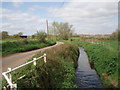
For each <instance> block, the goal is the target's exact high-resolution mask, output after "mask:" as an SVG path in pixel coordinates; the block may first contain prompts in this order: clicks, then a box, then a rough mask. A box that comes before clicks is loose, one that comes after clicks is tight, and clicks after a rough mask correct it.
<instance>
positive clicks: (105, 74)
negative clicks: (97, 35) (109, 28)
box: [75, 41, 118, 87]
mask: <svg viewBox="0 0 120 90" xmlns="http://www.w3.org/2000/svg"><path fill="white" fill-rule="evenodd" d="M103 42H104V45H103V44H98V43H97V44H96V43H94V44H93V43H90V42H85V41H81V42H80V41H79V42H78V41H77V42H76V41H75V43H77V44H79V45H82V46H83V47H84V48H85V50H86V52H87V54H88V57H89V60H90V63H91V67H93V68H94V69H96V71H97V73H98V75H100V78H101V80H102V82H103V85H104V86H105V87H118V44H117V41H103Z"/></svg>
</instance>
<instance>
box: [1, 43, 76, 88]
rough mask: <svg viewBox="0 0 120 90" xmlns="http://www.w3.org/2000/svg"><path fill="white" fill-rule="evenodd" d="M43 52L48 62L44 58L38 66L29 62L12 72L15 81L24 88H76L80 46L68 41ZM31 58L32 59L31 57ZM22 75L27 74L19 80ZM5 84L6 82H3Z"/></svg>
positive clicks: (39, 54) (38, 62)
mask: <svg viewBox="0 0 120 90" xmlns="http://www.w3.org/2000/svg"><path fill="white" fill-rule="evenodd" d="M43 53H46V54H47V63H44V62H43V59H40V60H39V61H37V65H36V67H35V66H34V65H33V64H29V65H27V66H25V67H22V68H21V69H18V70H16V71H15V72H13V73H12V76H13V81H15V82H16V83H17V85H18V87H19V89H22V88H28V87H29V88H33V87H38V88H76V87H77V86H76V85H75V68H76V67H77V59H78V47H77V46H76V45H74V44H71V43H67V44H65V45H62V46H58V47H54V48H52V49H49V50H47V51H45V52H43ZM43 53H41V52H40V53H38V54H37V55H36V56H34V57H39V56H41V55H43ZM30 60H31V59H30ZM22 75H26V76H25V77H24V78H22V79H21V80H17V78H19V77H20V76H22ZM3 83H4V84H3V86H4V85H5V84H6V82H5V81H4V82H3Z"/></svg>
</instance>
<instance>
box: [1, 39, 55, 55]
mask: <svg viewBox="0 0 120 90" xmlns="http://www.w3.org/2000/svg"><path fill="white" fill-rule="evenodd" d="M53 44H55V42H53V41H48V40H47V41H46V43H39V42H38V41H37V40H28V41H26V40H20V41H4V42H3V43H2V55H3V56H5V55H8V54H13V53H18V52H24V51H30V50H35V49H39V48H43V47H46V46H49V45H53Z"/></svg>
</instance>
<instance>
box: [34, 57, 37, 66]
mask: <svg viewBox="0 0 120 90" xmlns="http://www.w3.org/2000/svg"><path fill="white" fill-rule="evenodd" d="M33 60H35V61H34V62H33V64H34V65H35V66H36V60H37V59H36V58H33Z"/></svg>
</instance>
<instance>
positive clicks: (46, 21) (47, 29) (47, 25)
mask: <svg viewBox="0 0 120 90" xmlns="http://www.w3.org/2000/svg"><path fill="white" fill-rule="evenodd" d="M46 25H47V34H48V35H49V31H48V20H46Z"/></svg>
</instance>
